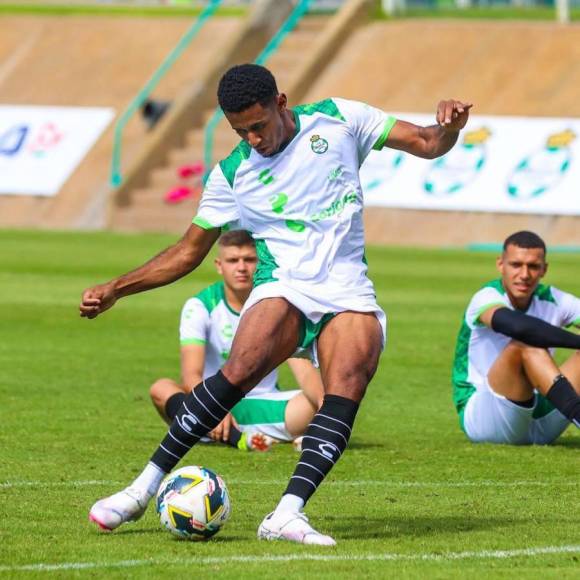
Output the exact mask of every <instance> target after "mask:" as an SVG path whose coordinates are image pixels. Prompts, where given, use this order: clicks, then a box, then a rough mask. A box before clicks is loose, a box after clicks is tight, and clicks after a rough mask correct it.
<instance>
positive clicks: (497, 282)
mask: <svg viewBox="0 0 580 580" xmlns="http://www.w3.org/2000/svg"><path fill="white" fill-rule="evenodd" d="M482 288H495V289H496V290H497V291H498V292H499V293H500V294H505V290H504V287H503V284H502V283H501V279H500V278H497V280H492V281H491V282H488V283H487V284H484V285H483V286H482Z"/></svg>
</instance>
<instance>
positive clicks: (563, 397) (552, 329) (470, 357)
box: [452, 231, 580, 445]
mask: <svg viewBox="0 0 580 580" xmlns="http://www.w3.org/2000/svg"><path fill="white" fill-rule="evenodd" d="M497 268H498V270H499V272H500V274H501V278H500V279H498V280H494V281H492V282H489V283H487V284H485V285H484V286H483V288H481V289H480V290H479V291H478V292H476V293H475V295H474V296H473V298H472V299H471V302H470V303H469V305H468V307H467V311H466V313H465V317H464V319H463V323H462V325H461V329H460V331H459V336H458V339H457V347H456V351H455V361H454V366H453V378H452V381H453V400H454V403H455V406H456V408H457V411H458V413H459V418H460V423H461V426H462V428H463V430H464V431H465V433H466V435H467V437H468V438H469V439H470V440H471V441H473V442H487V443H506V444H513V445H527V444H539V445H545V444H548V443H551V442H553V441H554V440H555V439H556V438H557V437H559V436H560V435H561V434H562V432H563V431H564V430H565V429H566V428H567V427H568V425H569V424H570V422H572V423H573V424H575V425H576V427H578V428H580V352H578V349H580V336H578V335H576V334H573V333H572V332H568V331H567V330H564V327H571V326H575V327H577V328H578V327H580V300H579V299H578V298H577V297H575V296H573V295H571V294H567V293H565V292H562V291H561V290H559V289H558V288H555V287H554V286H546V285H543V284H540V280H541V279H542V278H543V277H544V275H545V274H546V271H547V268H548V264H547V263H546V245H545V244H544V242H543V240H542V239H541V238H540V237H539V236H537V235H536V234H534V233H532V232H526V231H522V232H517V233H515V234H512V235H511V236H509V237H508V238H507V239H506V240H505V242H504V246H503V252H502V254H501V256H500V257H499V258H498V259H497ZM556 347H560V348H568V349H575V350H576V352H574V353H573V354H572V356H570V357H569V358H568V359H567V360H566V362H564V363H563V364H562V365H560V366H558V365H557V363H556V362H555V361H554V358H553V349H554V348H556Z"/></svg>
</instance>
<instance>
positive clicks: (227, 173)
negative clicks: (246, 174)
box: [219, 141, 252, 187]
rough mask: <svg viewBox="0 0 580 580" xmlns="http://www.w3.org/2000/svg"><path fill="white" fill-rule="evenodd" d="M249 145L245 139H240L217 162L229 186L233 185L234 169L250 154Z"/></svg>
mask: <svg viewBox="0 0 580 580" xmlns="http://www.w3.org/2000/svg"><path fill="white" fill-rule="evenodd" d="M251 149H252V148H251V147H250V146H249V145H248V143H246V142H245V141H240V142H239V143H238V146H237V147H236V148H235V149H234V150H233V151H232V152H231V153H230V154H229V155H228V156H227V157H226V158H225V159H222V160H221V161H220V162H219V166H220V168H221V170H222V173H223V174H224V177H225V178H226V180H227V182H228V183H229V184H230V187H234V179H235V177H236V171H237V170H238V167H239V166H240V165H241V164H242V161H244V160H245V159H247V158H248V157H249V156H250V152H251Z"/></svg>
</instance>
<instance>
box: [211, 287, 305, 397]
mask: <svg viewBox="0 0 580 580" xmlns="http://www.w3.org/2000/svg"><path fill="white" fill-rule="evenodd" d="M301 322H302V314H301V313H300V311H299V310H298V309H297V308H296V307H294V306H292V305H291V304H290V303H289V302H287V301H286V300H285V299H284V298H266V299H264V300H261V301H260V302H258V303H257V304H254V306H252V307H251V308H250V309H249V310H247V311H246V312H245V313H244V315H243V316H242V318H241V319H240V324H239V326H238V329H237V331H236V334H235V336H234V341H233V343H232V349H231V352H230V356H229V358H228V360H227V361H226V363H225V365H224V367H223V369H222V370H223V373H224V375H225V376H226V378H227V379H228V380H229V381H230V382H231V383H233V384H234V385H236V386H238V387H240V388H242V389H243V390H247V389H251V388H252V387H253V386H255V385H256V384H257V383H258V382H259V381H260V380H262V379H263V378H264V377H265V376H266V375H267V374H268V373H270V372H271V371H273V370H274V369H275V368H276V367H277V366H278V365H280V364H281V363H282V362H284V361H285V360H286V359H287V358H288V357H289V356H290V355H292V354H293V353H294V351H295V350H296V348H297V346H298V339H299V333H300V324H301Z"/></svg>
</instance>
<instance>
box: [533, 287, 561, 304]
mask: <svg viewBox="0 0 580 580" xmlns="http://www.w3.org/2000/svg"><path fill="white" fill-rule="evenodd" d="M534 296H535V297H536V298H537V299H538V300H544V301H546V302H552V303H554V304H556V299H555V298H554V295H553V294H552V287H551V286H546V285H545V284H539V285H538V287H537V288H536V289H535V290H534Z"/></svg>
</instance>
